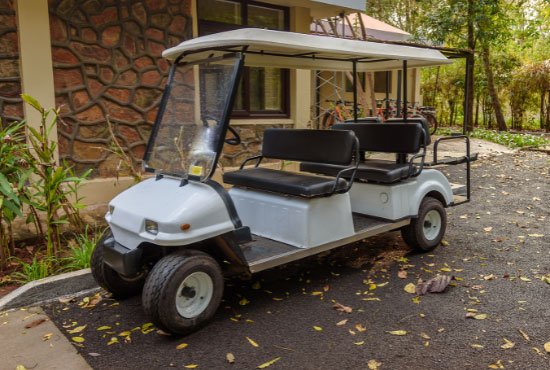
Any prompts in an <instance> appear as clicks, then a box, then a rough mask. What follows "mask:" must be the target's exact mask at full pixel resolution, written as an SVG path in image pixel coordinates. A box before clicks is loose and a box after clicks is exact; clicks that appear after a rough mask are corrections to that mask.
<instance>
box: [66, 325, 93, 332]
mask: <svg viewBox="0 0 550 370" xmlns="http://www.w3.org/2000/svg"><path fill="white" fill-rule="evenodd" d="M86 326H88V325H81V326H77V327H76V328H74V329H72V330H67V333H69V334H76V333H80V332H81V331H82V330H84V329H86Z"/></svg>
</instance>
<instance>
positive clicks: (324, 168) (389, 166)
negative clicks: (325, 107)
mask: <svg viewBox="0 0 550 370" xmlns="http://www.w3.org/2000/svg"><path fill="white" fill-rule="evenodd" d="M332 128H333V129H336V130H352V131H353V132H355V135H356V136H357V138H358V139H359V150H360V151H361V152H381V153H396V154H397V156H396V157H397V159H396V160H395V161H393V160H382V159H366V160H365V159H364V156H363V155H362V156H361V162H360V163H359V165H358V168H357V173H356V175H355V179H356V180H359V181H367V182H375V183H383V184H391V183H395V182H398V181H401V180H404V179H407V178H409V177H411V176H416V175H418V174H419V173H420V171H422V167H423V162H424V156H425V150H426V149H425V147H426V139H425V136H426V133H425V130H424V128H423V126H422V124H421V123H420V122H416V123H415V122H411V121H407V122H405V121H393V122H391V123H343V124H337V125H334V126H333V127H332ZM421 149H422V153H420V151H421ZM419 153H420V154H419ZM409 154H412V155H413V156H412V157H411V158H410V159H408V158H407V157H408V155H409ZM417 158H420V159H421V161H420V163H419V164H416V163H415V162H414V161H415V160H416V159H417ZM300 170H301V171H304V172H310V173H317V174H323V175H329V176H334V174H335V173H337V172H338V171H340V170H341V166H337V165H327V164H324V163H301V164H300Z"/></svg>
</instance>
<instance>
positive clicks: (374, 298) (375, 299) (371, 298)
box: [361, 297, 380, 301]
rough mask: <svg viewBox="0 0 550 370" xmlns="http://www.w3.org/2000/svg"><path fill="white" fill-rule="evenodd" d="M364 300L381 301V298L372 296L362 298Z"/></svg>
mask: <svg viewBox="0 0 550 370" xmlns="http://www.w3.org/2000/svg"><path fill="white" fill-rule="evenodd" d="M361 300H362V301H380V298H377V297H370V298H361Z"/></svg>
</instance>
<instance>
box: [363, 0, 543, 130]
mask: <svg viewBox="0 0 550 370" xmlns="http://www.w3.org/2000/svg"><path fill="white" fill-rule="evenodd" d="M367 13H368V14H369V15H371V16H373V17H375V18H377V19H380V20H382V21H384V22H387V23H390V24H392V25H394V26H396V27H399V28H401V29H403V30H405V31H407V32H409V33H411V35H412V39H413V40H415V41H419V42H424V43H428V44H432V45H440V46H448V47H455V48H464V49H471V50H473V51H474V52H475V69H474V75H475V81H476V83H475V85H474V86H473V89H474V94H473V95H472V101H473V105H474V106H475V111H476V112H477V114H476V115H475V116H476V118H475V119H474V122H478V123H481V122H485V124H486V125H487V126H489V127H496V128H499V129H501V130H504V129H506V122H505V120H506V121H508V122H509V123H511V125H512V127H513V128H519V129H521V128H522V127H524V123H525V121H526V120H527V122H529V121H533V120H534V118H538V120H539V121H540V126H539V127H540V128H545V129H547V130H550V127H549V126H550V122H549V121H550V116H549V114H550V113H549V111H550V92H548V91H547V90H548V88H547V87H545V86H547V85H545V83H547V82H545V81H548V79H549V78H550V76H549V71H548V69H547V68H545V67H544V66H545V65H548V63H550V62H549V61H550V48H549V47H548V45H550V5H549V3H548V1H547V0H477V1H474V0H438V1H435V0H416V1H415V0H375V1H368V2H367ZM453 75H454V78H446V77H450V76H453ZM435 76H436V73H435V72H433V71H429V72H424V73H423V77H424V81H423V82H424V84H425V86H423V91H424V99H425V100H426V99H428V101H430V104H433V105H437V106H438V108H439V109H440V116H441V117H442V118H443V119H444V121H446V122H450V121H453V120H454V119H455V118H456V115H454V114H453V113H452V111H453V109H456V107H458V108H459V112H458V114H459V115H462V114H463V112H462V101H463V98H464V97H463V96H462V93H458V92H457V91H456V86H457V79H464V65H462V70H459V68H457V66H448V67H441V68H440V70H439V77H440V79H439V80H438V81H437V83H436V81H435V80H434V78H435ZM535 78H536V79H537V82H536V83H535ZM545 88H546V92H545V90H544V89H545ZM434 97H435V99H434ZM479 115H481V117H482V118H483V119H479ZM450 123H452V122H450ZM530 128H534V127H530Z"/></svg>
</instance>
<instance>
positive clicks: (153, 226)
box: [145, 220, 159, 235]
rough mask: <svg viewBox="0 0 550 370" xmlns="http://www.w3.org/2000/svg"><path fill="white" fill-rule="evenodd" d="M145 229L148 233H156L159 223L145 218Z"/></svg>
mask: <svg viewBox="0 0 550 370" xmlns="http://www.w3.org/2000/svg"><path fill="white" fill-rule="evenodd" d="M145 231H147V232H148V233H150V234H153V235H157V234H158V233H159V224H157V223H156V222H155V221H151V220H145Z"/></svg>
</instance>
